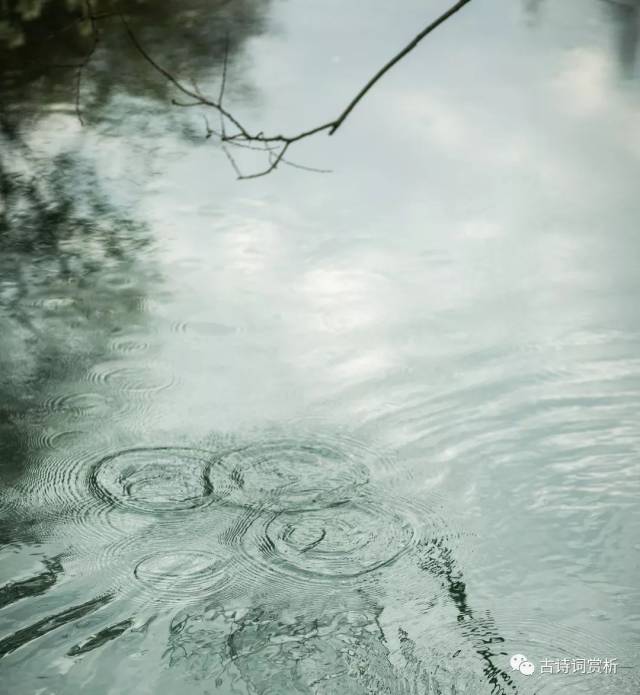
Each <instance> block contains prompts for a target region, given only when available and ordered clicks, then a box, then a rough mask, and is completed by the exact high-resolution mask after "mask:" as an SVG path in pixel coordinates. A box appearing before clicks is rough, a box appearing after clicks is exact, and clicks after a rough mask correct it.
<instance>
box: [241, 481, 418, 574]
mask: <svg viewBox="0 0 640 695" xmlns="http://www.w3.org/2000/svg"><path fill="white" fill-rule="evenodd" d="M397 509H402V513H400V512H399V511H397ZM426 531H427V529H425V528H424V523H423V521H422V515H421V514H418V513H416V510H412V509H410V508H408V507H407V506H406V505H405V506H403V507H399V506H396V505H393V504H390V503H389V502H388V501H387V500H385V502H382V501H379V500H377V499H374V498H373V497H372V496H370V495H369V496H363V497H361V498H356V499H354V500H352V501H349V502H343V503H338V504H335V505H333V506H329V507H325V508H324V509H312V510H304V511H295V512H294V511H290V512H279V513H274V514H270V515H266V514H262V515H258V516H257V518H255V519H254V520H253V521H252V523H250V524H249V525H248V527H247V529H246V532H245V533H244V534H243V535H242V538H241V543H242V548H243V552H244V553H245V554H246V557H247V558H248V559H249V561H250V562H251V563H252V566H253V568H252V571H253V572H254V573H255V574H256V575H263V574H264V572H265V571H267V572H270V573H272V574H274V575H276V576H275V577H274V581H276V582H286V581H287V580H288V579H296V578H298V579H303V580H305V581H319V582H336V581H341V580H350V579H354V578H357V577H361V576H363V575H366V574H369V573H372V572H374V571H376V570H380V569H382V568H384V567H387V566H389V565H392V564H394V563H395V562H396V561H398V560H399V559H400V558H401V557H402V556H403V555H405V554H407V553H410V552H412V550H413V549H414V548H415V546H416V544H417V543H418V541H419V540H420V539H421V538H424V537H425V534H426Z"/></svg>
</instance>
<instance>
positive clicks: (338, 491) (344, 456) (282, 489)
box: [207, 439, 373, 511]
mask: <svg viewBox="0 0 640 695" xmlns="http://www.w3.org/2000/svg"><path fill="white" fill-rule="evenodd" d="M372 458H373V454H372V452H371V451H369V450H368V449H366V448H365V447H363V446H361V445H359V444H356V443H354V442H352V441H351V440H345V441H341V440H336V441H325V440H323V439H308V440H304V439H303V440H295V439H275V440H270V441H266V442H259V443H256V444H251V445H248V446H245V447H243V448H239V449H234V450H231V451H228V452H227V453H224V454H222V455H220V456H218V457H216V458H215V459H214V460H213V461H212V462H211V465H210V466H209V469H208V474H207V479H208V481H209V484H210V486H211V489H212V491H213V493H214V495H216V496H218V497H223V498H225V499H227V501H229V502H231V503H233V504H237V505H240V506H247V507H259V508H262V509H271V510H274V511H286V510H298V511H299V510H301V509H316V508H322V507H326V506H328V505H331V504H336V503H338V502H343V501H346V500H349V499H350V498H351V497H352V495H353V493H354V490H355V489H356V488H357V487H359V486H361V485H364V484H365V483H367V482H368V480H369V473H368V468H367V463H368V462H369V461H370V460H371V459H372Z"/></svg>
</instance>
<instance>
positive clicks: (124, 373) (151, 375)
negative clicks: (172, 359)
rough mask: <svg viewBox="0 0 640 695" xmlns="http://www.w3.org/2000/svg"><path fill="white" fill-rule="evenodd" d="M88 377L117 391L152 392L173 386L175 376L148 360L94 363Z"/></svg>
mask: <svg viewBox="0 0 640 695" xmlns="http://www.w3.org/2000/svg"><path fill="white" fill-rule="evenodd" d="M88 378H89V380H90V381H92V382H96V383H100V384H106V385H108V386H111V387H113V388H114V389H116V390H117V391H125V392H128V393H154V392H157V391H164V390H165V389H168V388H170V387H171V386H173V384H174V382H175V377H174V375H173V374H171V373H170V372H169V371H168V370H167V369H166V368H165V367H163V366H162V365H156V364H153V363H149V362H140V363H134V362H131V361H108V362H102V363H100V364H96V365H94V366H93V367H92V368H91V370H90V372H89V374H88Z"/></svg>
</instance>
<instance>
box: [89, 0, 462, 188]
mask: <svg viewBox="0 0 640 695" xmlns="http://www.w3.org/2000/svg"><path fill="white" fill-rule="evenodd" d="M89 2H90V0H87V4H88V6H89V7H90V5H89ZM470 2H471V0H458V2H456V3H455V4H454V5H452V6H451V7H450V8H449V9H448V10H446V12H444V13H443V14H441V15H440V16H439V17H438V18H437V19H436V20H434V21H433V22H431V23H430V24H429V25H427V26H426V27H425V28H424V29H423V30H422V31H421V32H420V33H418V34H417V35H416V36H415V37H414V38H413V39H412V40H411V41H410V42H409V43H408V44H407V45H406V46H405V47H404V48H403V49H402V50H401V51H400V52H399V53H397V54H396V55H395V56H393V58H391V60H389V61H388V62H387V63H386V64H385V65H383V66H382V67H381V68H380V69H379V70H378V71H377V72H376V73H375V75H373V77H372V78H371V79H370V80H369V81H368V82H367V83H366V84H365V85H364V87H362V89H361V90H360V91H359V92H358V93H357V94H356V96H355V97H354V98H353V99H352V100H351V101H350V102H349V103H348V104H347V106H346V107H345V108H344V109H343V111H342V112H341V113H340V114H339V115H338V117H337V118H335V119H334V120H332V121H328V122H326V123H323V124H322V125H318V126H315V127H314V128H310V129H309V130H304V131H301V132H300V133H297V134H295V135H284V134H278V135H265V134H264V133H263V132H262V131H259V132H257V133H255V134H251V132H250V131H249V129H248V128H246V127H245V126H244V125H243V124H242V123H241V122H240V120H239V119H237V118H236V117H235V116H233V115H232V114H231V112H230V111H229V110H228V109H227V108H225V107H224V106H223V105H222V103H223V99H224V92H225V87H226V81H227V66H228V53H229V40H228V37H227V43H226V46H225V54H224V62H223V66H222V78H221V84H220V92H219V95H218V100H217V101H215V100H213V99H211V98H209V97H206V96H204V95H203V94H202V93H201V92H200V90H199V89H198V87H197V85H195V84H194V88H193V89H189V88H188V87H186V86H185V85H184V84H183V83H182V82H180V81H179V80H178V79H177V78H176V77H175V76H174V75H173V74H172V73H171V72H169V70H167V69H166V68H164V67H163V66H162V65H160V64H159V63H158V62H157V61H156V60H155V59H154V58H152V57H151V55H150V54H149V53H148V52H147V51H146V50H145V48H144V47H143V46H142V44H141V43H140V41H139V40H138V38H137V37H136V35H135V34H134V33H133V31H132V29H131V27H130V26H129V24H128V22H127V20H126V19H125V17H124V16H123V15H122V14H120V15H119V16H120V20H121V21H122V24H123V26H124V28H125V30H126V32H127V34H128V36H129V39H130V40H131V42H132V44H133V46H134V47H135V48H136V50H137V51H138V53H140V55H141V56H142V57H143V58H144V59H145V60H146V61H147V63H149V65H151V67H153V68H154V70H156V72H158V73H160V74H161V75H162V76H163V77H164V78H165V79H166V80H167V81H168V82H170V83H171V84H172V85H173V86H174V87H175V88H176V89H177V90H178V91H179V92H181V93H182V94H184V95H185V96H187V97H189V98H190V99H192V100H193V101H191V102H188V103H185V102H182V101H178V100H177V99H173V100H172V103H173V104H174V105H176V106H182V107H192V106H205V107H209V108H212V109H214V110H215V111H217V112H218V114H219V117H220V132H216V131H214V130H213V129H211V128H210V127H209V122H208V121H207V119H206V117H205V124H206V128H207V131H206V133H207V135H206V137H207V138H209V137H211V135H216V136H217V137H218V138H219V139H220V141H221V143H222V145H223V150H224V153H225V155H226V156H227V158H228V159H229V161H230V163H231V165H232V167H233V169H234V171H235V172H236V174H237V176H238V178H239V179H242V180H246V179H254V178H258V177H260V176H266V175H267V174H270V173H271V172H272V171H274V170H275V169H277V167H278V165H279V164H280V163H281V162H282V163H284V164H287V165H289V166H293V167H296V168H300V169H305V170H310V171H322V170H318V169H314V168H312V167H306V166H302V165H299V164H294V163H293V162H289V161H288V160H286V159H285V158H284V155H285V153H286V152H287V150H288V149H289V147H290V146H291V145H293V144H294V143H296V142H299V141H300V140H304V139H306V138H309V137H312V136H313V135H317V134H318V133H321V132H323V131H328V134H329V135H333V134H334V133H335V132H336V130H338V128H340V126H341V125H342V124H343V123H344V122H345V120H346V119H347V118H348V117H349V115H350V114H351V112H352V111H353V110H354V108H355V107H356V106H357V105H358V104H359V103H360V101H362V99H363V98H364V97H365V95H366V94H367V93H368V92H369V91H370V90H371V88H372V87H373V86H374V85H375V84H376V83H377V82H378V81H379V80H380V79H381V78H382V77H383V76H384V75H385V74H386V73H387V72H388V71H389V70H391V68H392V67H393V66H394V65H396V64H397V63H398V62H400V61H401V60H402V59H403V58H404V57H405V56H406V55H407V54H408V53H410V52H411V51H412V50H413V49H414V48H415V47H416V46H417V45H418V44H419V43H420V42H421V41H422V40H423V39H424V38H425V37H426V36H428V35H429V34H430V33H431V32H432V31H434V30H435V29H437V28H438V27H439V26H440V25H441V24H443V23H444V22H446V21H447V20H448V19H449V18H450V17H452V16H453V15H454V14H456V13H457V12H459V11H460V10H461V9H462V8H463V7H464V6H465V5H467V4H469V3H470ZM94 22H95V20H94V18H93V17H92V23H94ZM93 25H94V26H95V24H93ZM94 48H95V47H94ZM79 84H80V73H79V74H78V94H79ZM78 114H79V111H78ZM79 117H80V116H79ZM225 121H228V122H229V123H230V124H232V125H233V126H234V127H235V128H236V129H237V132H236V133H235V134H233V135H228V134H227V133H226V128H225ZM250 143H259V144H261V145H263V147H264V148H265V151H266V152H267V156H268V160H269V166H268V167H267V168H266V169H264V170H263V171H259V172H256V173H254V174H245V175H243V174H242V173H241V172H240V169H239V167H238V165H237V163H236V162H235V160H234V159H233V157H232V156H231V153H230V152H229V150H228V148H227V147H226V145H233V146H235V147H244V148H247V149H256V148H255V147H253V146H251V144H250ZM258 149H259V148H258Z"/></svg>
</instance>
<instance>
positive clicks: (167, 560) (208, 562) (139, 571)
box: [133, 550, 230, 604]
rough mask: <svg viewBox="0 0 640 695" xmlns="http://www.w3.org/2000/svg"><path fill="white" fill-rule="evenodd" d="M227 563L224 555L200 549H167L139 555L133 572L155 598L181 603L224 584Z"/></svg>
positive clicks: (213, 590) (212, 591)
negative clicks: (144, 555) (140, 557)
mask: <svg viewBox="0 0 640 695" xmlns="http://www.w3.org/2000/svg"><path fill="white" fill-rule="evenodd" d="M227 565H228V560H227V559H226V558H224V557H222V556H219V555H215V554H213V553H209V552H204V551H201V550H166V551H159V552H155V553H152V554H150V555H147V556H146V557H144V558H142V559H141V560H140V561H139V562H138V563H137V565H136V566H135V568H134V570H133V575H134V577H135V578H136V580H137V581H138V582H139V583H140V584H141V585H142V586H143V587H144V589H145V593H147V594H149V596H151V597H153V600H154V601H160V602H162V603H163V604H165V603H175V602H179V603H184V602H185V601H189V600H192V599H196V598H201V597H205V596H211V595H213V594H214V593H215V592H216V589H217V588H218V589H219V588H221V587H222V586H224V585H226V584H227V583H228V581H229V579H230V577H229V573H228V572H227V571H226V569H227Z"/></svg>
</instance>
